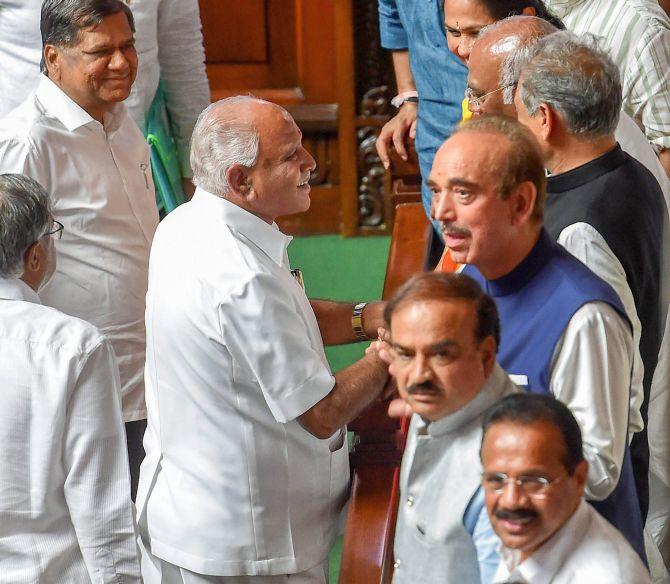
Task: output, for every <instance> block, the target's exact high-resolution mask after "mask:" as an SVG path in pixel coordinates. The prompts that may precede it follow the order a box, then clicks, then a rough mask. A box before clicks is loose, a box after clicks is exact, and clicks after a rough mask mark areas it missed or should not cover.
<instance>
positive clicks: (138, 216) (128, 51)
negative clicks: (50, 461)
mask: <svg viewBox="0 0 670 584" xmlns="http://www.w3.org/2000/svg"><path fill="white" fill-rule="evenodd" d="M41 28H42V41H43V66H42V71H43V75H41V76H40V81H39V86H38V88H37V90H36V91H35V93H33V94H32V95H31V97H30V98H29V99H28V100H27V101H25V102H24V103H23V105H21V106H19V107H18V108H17V109H15V110H14V111H13V112H12V113H11V114H10V115H9V116H8V117H6V118H3V119H2V120H0V171H2V172H17V173H22V174H25V175H27V176H30V177H31V178H34V179H35V180H37V182H39V183H40V184H41V185H42V186H43V187H44V188H45V189H47V191H48V192H49V193H50V194H51V197H52V200H53V208H54V216H55V217H56V218H57V219H58V220H59V221H61V222H62V223H63V224H64V225H65V227H66V230H65V235H64V236H63V239H62V241H59V242H58V243H57V245H56V251H57V252H58V271H57V272H56V273H55V274H54V277H53V279H52V281H51V282H49V284H48V285H47V286H45V288H44V291H43V293H42V301H43V302H44V303H45V304H47V305H49V306H53V307H55V308H58V309H59V310H61V311H63V312H65V313H66V314H70V315H72V316H77V317H79V318H83V319H84V320H86V321H88V322H91V323H92V324H94V325H95V326H96V327H97V328H99V329H100V331H101V332H102V333H103V334H105V336H107V337H108V338H109V340H110V341H111V343H112V346H113V348H114V353H115V354H116V358H117V360H118V364H119V373H120V375H121V391H122V403H123V417H124V421H125V422H126V434H127V438H128V453H129V457H130V464H131V478H132V479H133V483H134V484H136V480H137V478H138V476H139V465H140V462H141V459H142V457H143V455H144V452H143V450H142V436H143V434H144V428H145V427H146V407H145V404H144V361H145V329H144V308H145V296H146V291H147V270H148V264H149V249H150V246H151V240H152V238H153V234H154V231H155V230H156V226H157V225H158V211H157V209H156V201H155V193H154V187H153V182H152V178H151V169H150V166H149V147H148V145H147V144H146V142H145V141H144V137H143V136H142V133H141V132H140V130H139V128H138V127H137V125H136V124H135V122H133V120H132V119H131V118H130V116H129V114H128V112H127V110H126V108H125V106H124V105H123V104H122V103H121V102H122V101H123V100H124V99H126V98H127V97H128V95H129V94H130V89H131V87H132V85H133V81H134V80H135V73H136V71H137V53H136V50H135V39H134V32H133V31H134V22H133V15H132V13H131V12H130V9H129V8H128V6H127V5H126V4H125V3H124V2H122V1H121V0H77V1H74V0H46V1H45V2H44V4H43V6H42V18H41Z"/></svg>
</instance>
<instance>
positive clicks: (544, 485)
mask: <svg viewBox="0 0 670 584" xmlns="http://www.w3.org/2000/svg"><path fill="white" fill-rule="evenodd" d="M494 476H495V477H498V478H500V479H502V481H503V483H502V486H501V487H499V488H497V489H496V488H493V487H491V486H490V485H489V486H487V484H486V480H487V478H489V477H494ZM567 476H569V475H567V474H565V475H561V476H559V477H556V478H555V479H548V478H547V477H543V476H533V475H521V476H518V477H516V478H512V477H511V476H509V475H508V474H506V473H504V472H495V473H485V472H483V473H482V479H481V483H482V488H483V489H484V490H485V491H487V492H489V493H495V494H496V495H501V494H502V493H504V492H505V489H507V486H508V485H509V484H510V483H512V484H514V485H516V486H517V487H519V490H521V492H522V493H524V495H526V496H528V497H530V498H531V499H544V498H545V497H546V496H547V489H548V488H549V487H551V486H552V485H555V484H556V483H559V482H560V481H562V480H563V479H564V478H565V477H567ZM527 484H539V485H540V487H539V489H538V490H537V491H536V492H534V493H531V492H528V491H527V490H526V488H525V485H527Z"/></svg>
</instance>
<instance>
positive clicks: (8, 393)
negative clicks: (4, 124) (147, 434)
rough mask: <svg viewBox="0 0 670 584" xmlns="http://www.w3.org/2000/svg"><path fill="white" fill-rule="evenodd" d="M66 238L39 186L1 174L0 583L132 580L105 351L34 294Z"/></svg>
mask: <svg viewBox="0 0 670 584" xmlns="http://www.w3.org/2000/svg"><path fill="white" fill-rule="evenodd" d="M62 230H63V226H62V225H59V224H58V222H56V221H54V220H53V218H52V214H51V208H50V204H49V195H48V194H47V193H46V191H45V190H44V189H43V188H42V187H41V186H40V185H39V184H38V183H37V182H35V181H34V180H32V179H30V178H28V177H25V176H22V175H16V174H3V175H0V388H1V390H0V581H1V582H7V583H10V582H11V583H12V584H23V583H25V584H28V583H31V584H74V583H77V584H84V583H87V582H96V583H100V584H116V583H118V582H124V583H128V584H139V583H140V581H141V580H140V564H139V557H138V553H137V545H136V543H135V528H134V522H133V510H132V503H131V500H130V484H129V479H128V457H127V455H126V446H125V436H124V432H123V423H122V421H121V403H120V400H119V373H118V368H117V366H116V362H115V360H114V353H113V351H112V347H111V345H110V344H109V341H107V339H105V338H104V337H103V336H102V335H101V334H100V333H99V332H98V331H97V330H96V329H95V327H93V326H91V325H90V324H89V323H87V322H84V321H82V320H80V319H78V318H74V317H71V316H67V315H65V314H63V313H62V312H60V311H58V310H56V309H54V308H50V307H48V306H42V305H41V302H40V298H39V296H38V295H37V291H38V290H39V289H40V286H41V285H42V284H43V283H46V281H47V280H48V279H49V277H50V275H51V274H52V273H53V270H54V269H55V261H56V254H55V252H54V241H55V239H57V238H58V237H59V236H60V234H61V233H62Z"/></svg>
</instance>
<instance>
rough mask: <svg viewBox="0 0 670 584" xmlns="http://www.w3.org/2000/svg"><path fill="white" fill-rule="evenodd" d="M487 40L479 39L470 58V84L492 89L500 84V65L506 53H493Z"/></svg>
mask: <svg viewBox="0 0 670 584" xmlns="http://www.w3.org/2000/svg"><path fill="white" fill-rule="evenodd" d="M490 48H491V45H490V44H489V43H488V42H487V41H486V40H480V41H477V42H476V43H475V44H474V46H473V47H472V52H471V53H470V59H469V60H468V86H469V87H470V88H472V89H477V90H481V91H491V90H492V89H495V88H496V87H497V86H498V78H499V76H500V65H501V63H502V60H503V58H504V57H505V55H506V53H496V54H492V53H491V51H490Z"/></svg>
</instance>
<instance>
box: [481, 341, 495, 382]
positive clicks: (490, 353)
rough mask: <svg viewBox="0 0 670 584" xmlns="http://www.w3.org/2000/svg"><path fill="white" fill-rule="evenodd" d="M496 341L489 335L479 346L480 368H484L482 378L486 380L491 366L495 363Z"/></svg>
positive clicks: (491, 369) (491, 368)
mask: <svg viewBox="0 0 670 584" xmlns="http://www.w3.org/2000/svg"><path fill="white" fill-rule="evenodd" d="M496 349H497V345H496V341H495V339H494V338H493V337H492V336H491V335H489V336H488V337H486V338H485V339H484V340H483V341H482V342H481V343H480V344H479V351H480V352H481V354H482V366H483V368H484V376H485V377H487V378H488V376H489V375H491V372H492V371H493V366H494V365H495V363H496Z"/></svg>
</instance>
